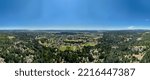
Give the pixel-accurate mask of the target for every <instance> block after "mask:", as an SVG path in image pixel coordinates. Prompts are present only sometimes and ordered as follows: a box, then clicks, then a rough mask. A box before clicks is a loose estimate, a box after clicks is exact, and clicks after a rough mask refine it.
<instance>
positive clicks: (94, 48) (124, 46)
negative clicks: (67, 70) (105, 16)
mask: <svg viewBox="0 0 150 80" xmlns="http://www.w3.org/2000/svg"><path fill="white" fill-rule="evenodd" d="M0 62H1V63H140V62H142V63H149V62H150V31H146V30H121V31H0Z"/></svg>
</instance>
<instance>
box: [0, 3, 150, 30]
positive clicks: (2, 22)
mask: <svg viewBox="0 0 150 80" xmlns="http://www.w3.org/2000/svg"><path fill="white" fill-rule="evenodd" d="M0 29H67V30H69V29H77V30H78V29H85V30H86V29H88V30H102V29H103V30H105V29H150V0H0Z"/></svg>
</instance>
